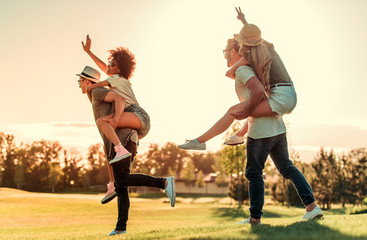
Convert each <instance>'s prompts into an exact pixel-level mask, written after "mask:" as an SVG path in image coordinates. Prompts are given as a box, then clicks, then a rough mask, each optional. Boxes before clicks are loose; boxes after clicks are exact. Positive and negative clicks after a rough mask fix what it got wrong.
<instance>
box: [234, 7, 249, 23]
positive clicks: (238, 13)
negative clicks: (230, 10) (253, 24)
mask: <svg viewBox="0 0 367 240" xmlns="http://www.w3.org/2000/svg"><path fill="white" fill-rule="evenodd" d="M235 9H236V12H237V18H238V19H239V20H241V22H242V23H243V24H247V22H246V19H245V14H243V12H242V11H241V7H238V8H236V7H235Z"/></svg>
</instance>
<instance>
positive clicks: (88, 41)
mask: <svg viewBox="0 0 367 240" xmlns="http://www.w3.org/2000/svg"><path fill="white" fill-rule="evenodd" d="M82 45H83V49H84V51H85V52H86V53H87V54H88V55H89V56H90V57H91V58H92V60H93V61H94V62H95V63H96V64H97V66H98V67H99V68H100V69H101V70H102V71H103V72H104V73H106V72H107V66H106V64H105V63H104V62H103V61H102V60H101V59H99V58H98V57H97V56H96V55H94V54H93V53H92V52H91V50H90V47H91V45H92V40H91V39H90V37H89V34H88V35H87V39H86V41H85V44H84V42H83V41H82Z"/></svg>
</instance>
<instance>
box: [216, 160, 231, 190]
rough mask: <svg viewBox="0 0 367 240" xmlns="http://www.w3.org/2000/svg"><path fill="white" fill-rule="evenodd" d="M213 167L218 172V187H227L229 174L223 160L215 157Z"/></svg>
mask: <svg viewBox="0 0 367 240" xmlns="http://www.w3.org/2000/svg"><path fill="white" fill-rule="evenodd" d="M212 169H213V170H214V171H215V173H216V177H215V184H216V185H217V186H218V187H227V186H228V182H227V175H226V172H225V170H224V166H223V164H222V161H221V160H220V158H218V157H217V158H215V161H214V164H213V165H212Z"/></svg>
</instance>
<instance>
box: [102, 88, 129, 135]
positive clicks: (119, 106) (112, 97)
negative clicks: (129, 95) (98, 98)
mask: <svg viewBox="0 0 367 240" xmlns="http://www.w3.org/2000/svg"><path fill="white" fill-rule="evenodd" d="M104 101H105V102H109V103H114V105H115V116H114V117H113V120H112V121H109V122H110V123H111V124H112V126H113V127H114V128H116V126H117V124H118V122H119V121H120V118H121V115H122V113H123V112H124V108H123V106H124V105H125V99H124V98H123V97H122V96H121V95H119V94H118V93H116V92H115V91H109V92H108V93H107V95H106V96H105V98H104Z"/></svg>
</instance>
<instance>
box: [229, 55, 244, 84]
mask: <svg viewBox="0 0 367 240" xmlns="http://www.w3.org/2000/svg"><path fill="white" fill-rule="evenodd" d="M248 64H249V62H248V61H247V60H246V59H245V58H244V57H241V58H240V60H238V61H237V62H236V63H235V64H233V66H232V67H231V68H230V69H228V71H227V72H226V77H229V78H232V79H235V78H236V71H237V68H239V67H240V66H244V65H248Z"/></svg>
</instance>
